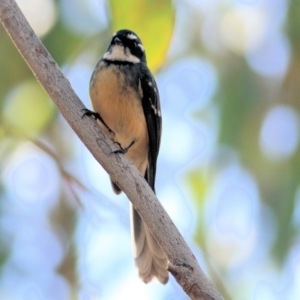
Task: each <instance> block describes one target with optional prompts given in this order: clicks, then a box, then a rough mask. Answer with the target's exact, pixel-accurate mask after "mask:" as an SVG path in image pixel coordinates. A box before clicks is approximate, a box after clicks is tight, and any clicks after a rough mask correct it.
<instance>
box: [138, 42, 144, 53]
mask: <svg viewBox="0 0 300 300" xmlns="http://www.w3.org/2000/svg"><path fill="white" fill-rule="evenodd" d="M138 47H140V48H141V50H142V51H143V52H145V48H144V46H143V45H142V44H138Z"/></svg>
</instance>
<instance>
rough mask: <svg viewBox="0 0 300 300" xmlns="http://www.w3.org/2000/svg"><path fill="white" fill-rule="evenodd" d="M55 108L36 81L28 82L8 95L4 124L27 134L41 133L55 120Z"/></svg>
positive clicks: (4, 109) (4, 111) (4, 110)
mask: <svg viewBox="0 0 300 300" xmlns="http://www.w3.org/2000/svg"><path fill="white" fill-rule="evenodd" d="M55 111H56V110H55V107H54V105H53V103H52V101H50V99H49V97H48V95H47V94H46V93H45V91H44V90H43V89H42V87H41V86H40V85H39V84H38V82H36V81H26V82H23V83H21V84H20V85H18V86H17V87H15V88H14V89H13V90H12V91H11V93H10V94H9V95H8V97H7V99H6V102H5V104H4V108H3V119H4V124H5V125H6V126H7V128H8V129H11V128H10V127H11V125H13V127H15V128H16V129H21V130H22V132H25V133H26V134H30V135H34V134H38V133H40V132H41V131H42V130H43V129H44V128H45V126H46V125H47V124H48V123H49V121H50V120H51V119H52V118H53V116H54V113H55Z"/></svg>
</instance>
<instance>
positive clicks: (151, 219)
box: [0, 0, 222, 299]
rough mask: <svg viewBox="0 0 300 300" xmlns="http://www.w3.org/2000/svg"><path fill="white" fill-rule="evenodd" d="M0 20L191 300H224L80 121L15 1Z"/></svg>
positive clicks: (132, 172)
mask: <svg viewBox="0 0 300 300" xmlns="http://www.w3.org/2000/svg"><path fill="white" fill-rule="evenodd" d="M0 19H1V22H2V24H3V26H4V28H5V29H6V31H7V32H8V34H9V35H10V37H11V39H12V41H13V42H14V44H15V46H16V47H17V49H18V50H19V51H20V53H21V55H22V56H23V58H24V60H25V61H26V63H27V64H28V66H29V67H30V69H31V70H32V72H33V74H34V75H35V77H36V78H37V80H38V81H39V82H40V83H41V85H42V86H43V87H44V89H45V90H46V92H47V93H48V94H49V96H50V97H51V98H52V100H53V102H54V103H55V104H56V106H57V107H58V109H59V110H60V112H61V113H62V115H63V116H64V118H65V119H66V120H67V122H68V123H69V124H70V126H71V127H72V128H73V130H74V131H75V132H76V134H77V135H78V136H79V138H80V139H81V140H82V142H83V143H84V144H85V145H86V147H87V148H88V149H89V150H90V152H91V153H92V154H93V155H94V157H95V158H96V160H97V161H98V162H99V163H100V164H101V165H102V166H103V168H104V169H105V170H106V171H107V173H109V174H110V176H111V177H112V179H113V181H114V182H116V183H117V184H118V186H120V188H121V189H122V190H123V191H124V192H125V193H126V195H127V196H128V198H129V199H130V201H131V202H132V203H133V205H134V207H135V208H136V210H137V211H138V212H139V214H140V215H141V216H142V218H143V220H144V221H145V222H146V223H147V225H148V227H149V229H150V230H151V232H152V233H153V235H154V237H155V238H156V240H157V241H158V243H159V244H160V245H161V247H162V249H163V250H164V252H165V253H166V255H167V256H168V259H169V261H170V264H169V271H170V272H171V273H172V274H173V276H174V277H175V278H176V280H177V282H178V283H179V284H180V285H181V286H182V288H183V289H184V291H185V292H186V293H187V294H188V295H189V297H190V298H192V299H222V297H221V296H220V295H219V294H218V292H217V291H216V289H215V288H214V287H213V285H212V284H211V283H210V281H209V280H208V279H207V278H206V277H205V275H204V273H203V272H202V270H201V268H200V267H199V265H198V263H197V260H196V259H195V256H194V255H193V254H192V252H191V250H190V249H189V247H188V246H187V244H186V242H185V241H184V239H183V237H182V236H181V235H180V233H179V231H178V230H177V228H176V227H175V225H174V224H173V222H172V221H171V219H170V217H169V216H168V214H167V213H166V211H165V210H164V208H163V207H162V205H161V204H160V203H159V201H158V200H157V198H156V196H155V195H154V193H153V191H152V190H151V188H150V187H149V185H148V184H147V182H146V181H145V180H144V178H143V177H142V176H141V174H140V173H139V172H138V171H137V169H136V168H135V167H134V166H133V165H132V164H131V163H130V162H129V161H128V160H127V159H126V158H125V157H124V156H122V155H115V154H111V153H112V151H113V150H114V145H113V144H112V142H111V141H110V140H109V138H107V137H106V136H105V135H104V133H103V132H102V131H101V128H100V127H99V126H98V125H97V123H96V121H94V120H93V119H91V118H87V117H86V118H83V119H82V118H81V116H82V109H83V108H84V106H83V104H82V102H81V101H80V100H79V98H78V96H77V95H76V94H75V92H74V91H73V89H72V87H71V85H70V83H69V81H68V80H67V79H66V78H65V77H64V76H63V74H62V73H61V71H60V69H59V67H58V65H57V64H56V63H55V61H54V60H53V59H52V57H51V56H50V54H49V53H48V51H47V50H46V49H45V47H44V46H43V44H42V42H41V41H40V40H39V38H38V37H37V36H36V35H35V33H34V32H33V30H32V29H31V27H30V26H29V24H28V22H27V20H26V19H25V17H24V16H23V14H22V12H21V11H20V9H19V8H18V6H17V4H16V3H15V1H14V0H1V2H0ZM37 101H38V100H37Z"/></svg>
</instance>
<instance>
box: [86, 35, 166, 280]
mask: <svg viewBox="0 0 300 300" xmlns="http://www.w3.org/2000/svg"><path fill="white" fill-rule="evenodd" d="M89 92H90V99H91V104H92V108H93V111H91V110H88V109H84V114H83V116H84V115H88V116H92V117H94V118H95V119H96V120H97V122H98V124H99V125H100V126H101V128H102V129H103V131H104V132H105V133H106V134H107V135H108V136H109V137H110V138H111V140H112V141H113V142H114V143H116V144H117V146H118V147H119V149H118V150H117V151H115V153H122V154H124V155H125V156H126V157H127V158H128V159H129V160H130V161H131V162H132V163H133V164H134V165H135V167H136V168H137V169H138V170H139V172H140V173H141V174H142V175H143V176H144V178H145V179H146V181H147V182H148V184H149V186H150V187H151V188H152V190H153V191H154V193H155V175H156V164H157V157H158V152H159V147H160V141H161V130H162V116H161V108H160V98H159V91H158V88H157V84H156V82H155V79H154V77H153V75H152V74H151V72H150V70H149V68H148V67H147V60H146V54H145V49H144V46H143V44H142V42H141V40H140V38H139V37H138V35H137V34H136V33H134V32H133V31H131V30H128V29H122V30H119V31H117V32H116V33H115V34H114V35H113V36H112V39H111V42H110V44H109V46H108V48H107V50H106V52H105V53H104V55H103V57H102V58H101V59H100V60H99V61H98V63H97V64H96V66H95V69H94V72H93V73H92V76H91V80H90V86H89ZM111 183H112V187H113V190H114V192H115V193H116V194H120V193H121V189H120V187H119V186H118V185H117V184H116V183H115V182H113V181H112V180H111ZM130 212H131V213H130V215H131V230H132V241H133V243H132V250H133V256H134V258H135V265H136V267H137V269H138V272H139V277H140V278H141V279H142V280H143V281H144V282H145V283H148V282H150V281H151V280H152V279H153V278H156V279H157V280H158V281H159V282H161V283H163V284H166V283H167V282H168V278H169V273H168V270H167V268H168V259H167V256H166V254H165V253H164V251H163V250H162V249H161V247H160V245H159V244H158V243H157V241H156V240H155V238H154V237H153V235H152V233H151V232H150V230H149V228H148V226H147V225H146V224H145V222H144V221H143V220H142V218H141V217H140V215H139V213H138V212H137V211H136V210H135V208H134V207H133V205H132V204H131V203H130Z"/></svg>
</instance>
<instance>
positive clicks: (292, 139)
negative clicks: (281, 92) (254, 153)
mask: <svg viewBox="0 0 300 300" xmlns="http://www.w3.org/2000/svg"><path fill="white" fill-rule="evenodd" d="M298 143H299V117H298V114H297V113H296V112H295V111H294V109H293V108H291V107H289V106H284V105H278V106H275V107H274V108H272V109H271V110H270V111H269V112H268V113H267V115H266V117H265V119H264V121H263V124H262V128H261V132H260V147H261V150H262V152H263V153H264V154H265V155H266V156H267V157H268V158H269V159H271V160H281V159H284V158H288V157H289V156H291V155H292V154H293V153H294V151H295V150H296V148H297V146H298Z"/></svg>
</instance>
